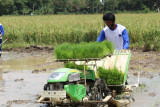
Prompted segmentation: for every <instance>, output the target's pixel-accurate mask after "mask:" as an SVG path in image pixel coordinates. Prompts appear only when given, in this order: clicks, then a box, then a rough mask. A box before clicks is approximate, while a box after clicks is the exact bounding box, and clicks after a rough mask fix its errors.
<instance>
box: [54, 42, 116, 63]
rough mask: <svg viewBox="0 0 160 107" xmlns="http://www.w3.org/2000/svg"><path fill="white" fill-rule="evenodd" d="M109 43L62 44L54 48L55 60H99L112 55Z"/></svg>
mask: <svg viewBox="0 0 160 107" xmlns="http://www.w3.org/2000/svg"><path fill="white" fill-rule="evenodd" d="M113 50H114V49H113V47H112V44H111V42H108V41H104V42H89V43H86V42H82V43H78V44H70V43H64V44H61V45H59V46H56V48H55V50H54V52H55V57H56V59H57V60H64V61H65V60H66V61H67V60H69V61H74V60H75V61H76V60H89V59H101V58H103V57H105V56H107V55H109V54H112V53H113Z"/></svg>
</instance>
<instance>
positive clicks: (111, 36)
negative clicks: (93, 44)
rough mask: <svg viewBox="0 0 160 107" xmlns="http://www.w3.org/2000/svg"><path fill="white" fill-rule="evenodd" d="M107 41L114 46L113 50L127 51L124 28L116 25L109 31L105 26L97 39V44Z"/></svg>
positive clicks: (127, 43)
mask: <svg viewBox="0 0 160 107" xmlns="http://www.w3.org/2000/svg"><path fill="white" fill-rule="evenodd" d="M105 39H107V40H108V41H111V42H112V43H113V44H114V45H115V49H117V50H121V49H128V48H129V37H128V33H127V30H126V28H125V27H124V26H122V25H120V24H117V27H116V28H115V29H114V30H111V29H110V28H109V27H108V26H106V27H105V28H104V29H103V30H102V31H101V33H100V35H99V37H98V38H97V42H101V41H104V40H105Z"/></svg>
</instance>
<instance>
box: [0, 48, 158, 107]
mask: <svg viewBox="0 0 160 107" xmlns="http://www.w3.org/2000/svg"><path fill="white" fill-rule="evenodd" d="M53 50H54V49H53V48H52V47H41V46H31V47H27V48H19V49H10V50H5V51H3V53H2V57H1V59H0V107H40V106H41V107H45V106H46V105H44V104H39V103H36V101H37V99H38V98H39V97H40V94H41V91H42V90H43V86H44V84H45V83H46V82H47V78H48V76H49V75H50V73H51V72H53V71H54V70H55V69H57V68H60V67H62V66H63V63H59V62H55V58H54V54H53ZM139 73H140V87H138V88H135V89H134V92H133V95H134V97H135V102H133V103H131V105H130V106H131V107H159V106H160V92H159V90H160V52H142V51H140V50H134V51H132V56H131V60H130V65H129V70H128V79H127V80H128V83H129V84H136V83H137V77H138V74H139Z"/></svg>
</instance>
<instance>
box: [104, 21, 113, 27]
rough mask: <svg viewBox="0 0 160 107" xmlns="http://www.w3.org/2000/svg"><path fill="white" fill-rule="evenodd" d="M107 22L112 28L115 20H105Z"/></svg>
mask: <svg viewBox="0 0 160 107" xmlns="http://www.w3.org/2000/svg"><path fill="white" fill-rule="evenodd" d="M105 23H106V25H107V26H108V27H109V28H111V27H112V26H113V24H114V23H113V22H112V21H110V20H106V21H105Z"/></svg>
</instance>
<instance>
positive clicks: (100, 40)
mask: <svg viewBox="0 0 160 107" xmlns="http://www.w3.org/2000/svg"><path fill="white" fill-rule="evenodd" d="M104 39H105V33H104V30H102V31H101V33H100V35H99V37H98V38H97V42H102V41H104Z"/></svg>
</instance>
